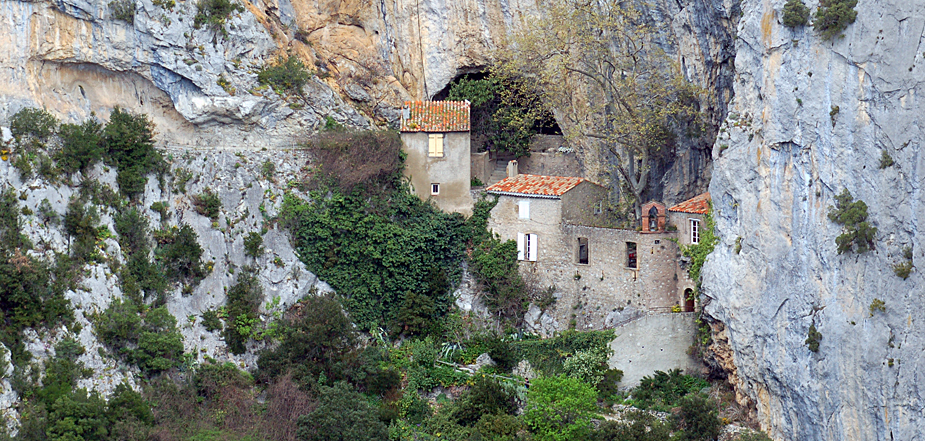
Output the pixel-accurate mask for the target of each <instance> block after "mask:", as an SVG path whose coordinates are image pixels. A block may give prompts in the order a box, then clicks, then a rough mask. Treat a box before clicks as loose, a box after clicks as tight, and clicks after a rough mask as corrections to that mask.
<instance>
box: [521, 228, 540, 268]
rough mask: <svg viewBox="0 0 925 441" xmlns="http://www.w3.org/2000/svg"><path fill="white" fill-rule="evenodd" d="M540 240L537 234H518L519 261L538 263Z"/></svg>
mask: <svg viewBox="0 0 925 441" xmlns="http://www.w3.org/2000/svg"><path fill="white" fill-rule="evenodd" d="M538 254H539V240H538V239H537V235H536V233H520V232H518V233H517V260H522V261H527V262H536V259H537V255H538Z"/></svg>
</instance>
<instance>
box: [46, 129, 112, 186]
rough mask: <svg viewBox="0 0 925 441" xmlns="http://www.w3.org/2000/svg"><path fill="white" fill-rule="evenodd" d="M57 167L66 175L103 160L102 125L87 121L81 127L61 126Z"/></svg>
mask: <svg viewBox="0 0 925 441" xmlns="http://www.w3.org/2000/svg"><path fill="white" fill-rule="evenodd" d="M58 134H59V135H60V136H61V150H60V151H59V152H58V154H57V155H56V160H57V162H58V165H59V166H60V167H61V169H62V170H64V172H65V173H67V174H72V173H74V172H77V171H83V170H86V169H87V168H89V167H90V166H92V165H93V164H95V163H96V162H97V161H99V160H100V159H102V158H103V153H104V152H105V148H104V147H103V125H102V124H100V123H98V122H97V121H96V120H94V119H88V120H86V121H84V123H83V124H81V125H76V124H62V125H61V129H60V130H59V131H58Z"/></svg>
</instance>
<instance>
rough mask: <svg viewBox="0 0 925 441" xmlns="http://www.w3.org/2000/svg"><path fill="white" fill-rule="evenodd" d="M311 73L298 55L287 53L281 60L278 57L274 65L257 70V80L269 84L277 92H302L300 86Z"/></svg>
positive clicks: (299, 93)
mask: <svg viewBox="0 0 925 441" xmlns="http://www.w3.org/2000/svg"><path fill="white" fill-rule="evenodd" d="M309 78H311V73H310V72H309V71H308V70H307V69H306V68H305V64H303V63H302V60H301V59H300V58H299V57H298V56H294V55H289V56H288V57H286V59H285V60H283V57H279V59H278V60H277V62H276V65H272V66H271V65H267V66H264V68H263V69H261V70H260V72H257V81H258V82H259V83H260V84H264V85H267V86H270V87H272V88H273V90H275V91H276V92H277V93H280V94H282V93H291V94H295V95H301V94H302V88H303V87H305V84H306V83H308V80H309Z"/></svg>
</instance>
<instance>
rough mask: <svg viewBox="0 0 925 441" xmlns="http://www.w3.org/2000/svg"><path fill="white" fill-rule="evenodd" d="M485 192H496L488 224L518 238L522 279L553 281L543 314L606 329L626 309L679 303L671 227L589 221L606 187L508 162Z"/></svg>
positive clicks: (504, 237)
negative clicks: (550, 304)
mask: <svg viewBox="0 0 925 441" xmlns="http://www.w3.org/2000/svg"><path fill="white" fill-rule="evenodd" d="M514 168H516V167H514ZM486 192H487V193H489V194H493V195H497V196H498V204H497V205H496V206H495V208H494V209H492V212H491V218H490V219H489V228H490V229H491V230H492V231H493V232H495V233H497V234H498V235H500V237H501V239H502V240H507V239H511V240H516V241H517V244H518V251H519V253H518V254H519V255H518V258H519V259H520V260H521V261H522V263H521V271H522V272H523V274H524V276H525V279H527V280H528V281H531V282H532V283H534V284H536V285H537V286H539V287H541V288H545V287H550V286H554V287H555V290H554V291H555V295H556V298H557V300H556V305H555V307H554V308H553V309H551V310H549V311H547V313H548V314H551V315H552V316H553V317H555V319H556V321H557V322H558V323H560V324H561V325H563V329H564V325H565V324H567V323H571V322H572V320H574V324H575V325H576V326H577V327H578V328H594V329H601V328H607V327H612V326H614V325H616V324H618V322H619V321H621V320H623V319H624V318H625V317H627V314H629V313H632V312H642V311H670V310H671V308H672V307H673V306H676V305H678V306H680V304H681V298H680V297H679V295H678V286H677V284H678V280H679V276H678V274H677V271H678V263H677V262H678V256H679V252H678V246H677V244H675V243H674V242H673V241H672V240H670V239H673V238H675V237H676V236H677V233H675V232H669V231H664V230H661V231H652V232H647V233H645V234H643V233H641V232H639V231H636V230H625V229H617V228H603V227H597V226H593V225H602V224H604V222H602V220H601V219H600V218H601V217H602V216H603V213H602V211H603V210H602V206H603V204H604V203H605V201H606V198H607V193H608V191H607V189H606V188H604V187H602V186H600V185H598V184H595V183H593V182H591V181H588V180H586V179H583V178H577V177H560V176H536V175H523V174H516V170H511V168H509V176H508V177H507V178H505V179H504V180H502V181H501V182H498V183H497V184H495V185H492V186H490V187H488V188H487V189H486ZM662 210H663V211H664V206H662ZM560 330H562V329H560Z"/></svg>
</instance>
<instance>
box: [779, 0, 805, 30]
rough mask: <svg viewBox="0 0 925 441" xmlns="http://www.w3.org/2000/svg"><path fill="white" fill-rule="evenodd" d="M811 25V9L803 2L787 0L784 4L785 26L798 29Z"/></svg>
mask: <svg viewBox="0 0 925 441" xmlns="http://www.w3.org/2000/svg"><path fill="white" fill-rule="evenodd" d="M807 23H809V8H807V7H806V5H805V4H803V1H802V0H787V3H785V4H784V26H787V27H788V28H796V27H800V26H806V24H807Z"/></svg>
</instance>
